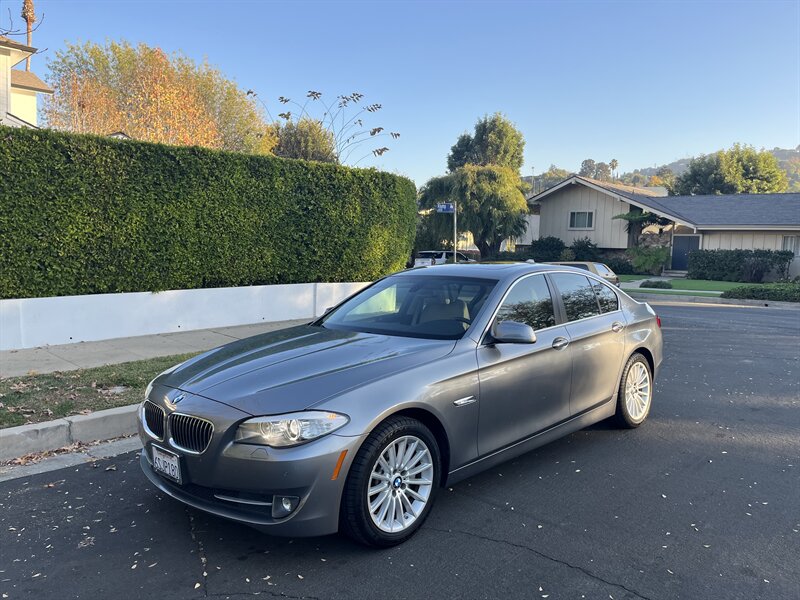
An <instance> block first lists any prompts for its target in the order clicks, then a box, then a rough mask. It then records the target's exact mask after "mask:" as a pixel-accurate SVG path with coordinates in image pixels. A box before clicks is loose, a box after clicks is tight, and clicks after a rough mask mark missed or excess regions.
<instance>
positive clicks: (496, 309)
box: [478, 271, 570, 347]
mask: <svg viewBox="0 0 800 600" xmlns="http://www.w3.org/2000/svg"><path fill="white" fill-rule="evenodd" d="M554 272H555V271H537V272H535V273H526V274H525V275H523V276H522V277H518V278H517V279H515V280H514V281H513V282H512V283H511V285H510V286H508V289H507V290H506V291H505V293H504V294H503V297H502V298H500V301H499V302H498V303H497V306H495V307H494V311H493V312H492V316H491V318H490V319H489V322H488V323H487V325H486V327H484V329H483V333H481V335H480V342H478V346H479V347H481V346H486V345H488V344H489V342H487V341H486V335H487V334H488V333H489V330H490V329H491V328H492V323H494V320H495V319H496V318H497V313H499V312H500V307H501V306H503V302H505V301H506V298H507V297H508V295H509V294H510V293H511V290H513V289H514V287H515V286H516V285H517V284H518V283H519V282H520V281H523V280H525V279H528V278H529V277H536V276H537V275H538V276H541V277H544V275H545V273H554ZM569 272H570V271H565V273H569ZM544 282H545V284H546V285H547V289H548V290H549V291H550V300H551V301H552V300H553V290H552V289H550V283H549V282H548V281H547V278H546V277H544ZM553 316H555V307H554V308H553ZM562 325H564V324H563V323H556V324H555V325H551V326H550V327H543V328H542V329H534V332H540V331H547V330H549V329H555V328H556V327H561V326H562Z"/></svg>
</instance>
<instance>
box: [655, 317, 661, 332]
mask: <svg viewBox="0 0 800 600" xmlns="http://www.w3.org/2000/svg"><path fill="white" fill-rule="evenodd" d="M656 325H658V328H659V329H661V317H659V316H658V315H656Z"/></svg>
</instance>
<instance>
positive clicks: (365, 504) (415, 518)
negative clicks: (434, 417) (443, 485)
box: [340, 417, 441, 548]
mask: <svg viewBox="0 0 800 600" xmlns="http://www.w3.org/2000/svg"><path fill="white" fill-rule="evenodd" d="M440 465H441V460H440V455H439V446H438V444H437V443H436V438H435V437H434V436H433V434H432V433H431V432H430V430H429V429H428V428H427V427H425V425H423V424H422V423H420V422H419V421H417V420H416V419H411V418H409V417H390V418H389V419H387V420H386V421H384V422H383V423H381V424H380V425H379V426H378V427H376V428H375V430H374V431H373V432H372V433H370V434H369V436H368V437H367V439H366V441H365V442H364V444H363V445H362V446H361V448H360V449H359V451H358V454H357V455H356V458H355V460H354V461H353V465H352V466H351V467H350V473H349V474H348V476H347V482H346V483H345V488H344V493H343V495H342V507H341V514H340V522H341V525H342V530H343V531H344V532H345V533H346V534H347V535H349V536H350V537H352V538H353V539H355V540H356V541H358V542H360V543H362V544H365V545H368V546H375V547H381V548H386V547H389V546H395V545H397V544H401V543H403V542H404V541H406V540H407V539H408V538H410V537H411V536H412V535H414V533H415V532H416V531H417V529H419V528H420V526H421V525H422V523H423V522H424V521H425V519H426V518H427V516H428V514H429V513H430V511H431V507H432V506H433V501H434V498H435V496H436V492H437V490H438V488H439V481H440V479H441V472H440V469H441V466H440Z"/></svg>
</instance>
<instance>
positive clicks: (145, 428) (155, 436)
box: [139, 399, 167, 442]
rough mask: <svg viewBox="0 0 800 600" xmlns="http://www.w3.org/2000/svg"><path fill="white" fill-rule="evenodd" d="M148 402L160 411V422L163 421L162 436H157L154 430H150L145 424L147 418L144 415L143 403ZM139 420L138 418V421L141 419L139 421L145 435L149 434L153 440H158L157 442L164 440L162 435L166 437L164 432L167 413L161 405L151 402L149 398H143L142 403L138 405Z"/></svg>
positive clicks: (165, 431) (165, 430)
mask: <svg viewBox="0 0 800 600" xmlns="http://www.w3.org/2000/svg"><path fill="white" fill-rule="evenodd" d="M148 403H149V404H152V405H153V406H154V407H156V408H157V409H158V410H160V411H161V419H162V422H163V425H164V436H163V437H158V436H157V435H156V434H155V432H153V431H152V430H151V429H150V428H149V427H148V426H147V418H146V417H145V412H144V405H145V404H148ZM139 420H140V421H141V423H142V429H144V432H145V433H146V434H147V435H149V436H150V437H151V438H153V439H154V440H158V441H159V442H163V441H164V437H166V433H167V422H166V421H167V413H166V411H165V410H164V409H163V408H162V407H161V406H159V405H158V404H156V403H155V402H152V401H150V400H149V399H145V400H144V402H142V405H141V406H140V407H139Z"/></svg>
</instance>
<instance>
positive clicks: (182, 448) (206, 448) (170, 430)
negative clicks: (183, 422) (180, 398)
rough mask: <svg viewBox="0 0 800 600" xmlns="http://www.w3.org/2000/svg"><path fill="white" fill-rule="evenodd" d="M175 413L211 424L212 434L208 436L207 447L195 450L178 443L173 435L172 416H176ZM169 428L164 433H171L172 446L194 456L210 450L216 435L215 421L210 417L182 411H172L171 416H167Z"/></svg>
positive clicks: (170, 442)
mask: <svg viewBox="0 0 800 600" xmlns="http://www.w3.org/2000/svg"><path fill="white" fill-rule="evenodd" d="M175 415H179V416H181V417H190V418H192V419H197V420H198V421H205V422H206V423H208V424H209V425H211V436H210V437H209V438H208V444H206V447H205V448H203V450H202V451H201V452H195V451H194V450H189V449H188V448H184V447H183V446H181V445H180V444H178V443H177V442H176V441H175V440H174V439H173V437H172V417H174V416H175ZM167 428H168V431H165V432H164V434H165V435H166V434H167V433H169V444H170V446H172V447H173V448H175V449H176V450H180V451H181V452H185V453H186V454H193V455H194V456H198V455H200V454H203V452H205V451H206V450H208V447H209V446H210V445H211V439H212V438H213V437H214V423H212V422H211V421H209V420H208V419H204V418H203V417H198V416H197V415H190V414H188V413H182V412H172V413H170V414H169V417H168V418H167Z"/></svg>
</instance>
